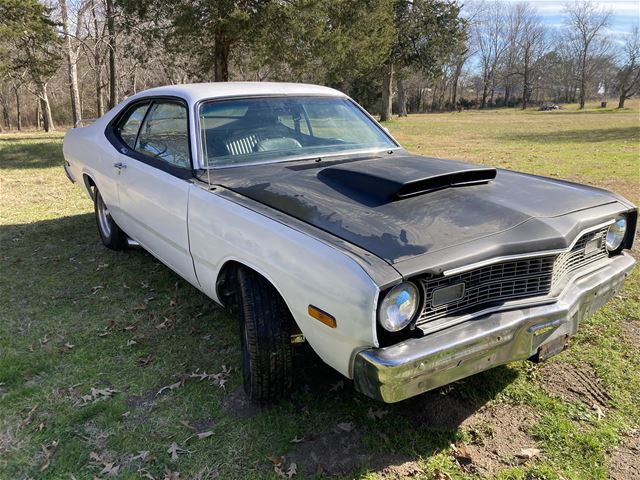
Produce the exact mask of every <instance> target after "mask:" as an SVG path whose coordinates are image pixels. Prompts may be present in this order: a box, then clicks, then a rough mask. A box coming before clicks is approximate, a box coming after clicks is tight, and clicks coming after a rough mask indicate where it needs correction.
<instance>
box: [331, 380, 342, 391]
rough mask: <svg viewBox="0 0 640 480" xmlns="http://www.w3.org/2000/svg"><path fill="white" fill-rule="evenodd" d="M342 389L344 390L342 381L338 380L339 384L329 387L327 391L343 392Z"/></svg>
mask: <svg viewBox="0 0 640 480" xmlns="http://www.w3.org/2000/svg"><path fill="white" fill-rule="evenodd" d="M343 389H344V381H343V380H340V381H339V382H336V383H334V384H333V385H331V387H330V388H329V391H330V392H337V391H338V390H343Z"/></svg>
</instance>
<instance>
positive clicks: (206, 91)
mask: <svg viewBox="0 0 640 480" xmlns="http://www.w3.org/2000/svg"><path fill="white" fill-rule="evenodd" d="M157 95H167V96H176V97H181V98H184V99H185V100H187V102H189V103H190V104H194V103H195V102H198V101H200V100H204V99H209V98H223V97H235V96H253V95H313V96H316V95H320V96H332V97H336V96H338V97H345V96H346V95H345V94H344V93H342V92H339V91H338V90H334V89H333V88H329V87H323V86H320V85H310V84H305V83H284V82H282V83H280V82H213V83H187V84H182V85H168V86H166V87H156V88H150V89H149V90H144V91H142V92H140V93H138V94H136V95H134V96H133V97H130V98H129V100H130V99H132V98H143V97H147V96H157Z"/></svg>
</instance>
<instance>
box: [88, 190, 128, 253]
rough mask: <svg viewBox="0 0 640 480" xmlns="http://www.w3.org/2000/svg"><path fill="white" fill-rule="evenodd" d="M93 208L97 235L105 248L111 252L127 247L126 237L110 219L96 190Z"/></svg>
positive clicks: (98, 191)
mask: <svg viewBox="0 0 640 480" xmlns="http://www.w3.org/2000/svg"><path fill="white" fill-rule="evenodd" d="M93 207H94V211H95V214H96V223H97V224H98V233H100V239H101V240H102V243H103V244H104V246H105V247H107V248H110V249H112V250H122V249H123V248H125V247H126V246H127V235H126V234H125V233H124V232H123V231H122V230H121V229H120V227H118V225H117V224H116V222H114V221H113V218H111V214H110V213H109V208H108V207H107V205H106V204H105V203H104V200H103V199H102V195H100V190H98V189H97V188H96V189H95V191H94V195H93Z"/></svg>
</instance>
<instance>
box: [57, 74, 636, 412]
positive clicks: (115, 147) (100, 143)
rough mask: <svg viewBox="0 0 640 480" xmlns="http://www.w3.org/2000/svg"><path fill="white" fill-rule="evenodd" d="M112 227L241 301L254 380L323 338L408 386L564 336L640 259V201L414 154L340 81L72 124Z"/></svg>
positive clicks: (211, 97)
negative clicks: (338, 85)
mask: <svg viewBox="0 0 640 480" xmlns="http://www.w3.org/2000/svg"><path fill="white" fill-rule="evenodd" d="M64 157H65V170H66V172H67V175H68V176H69V178H70V180H71V181H72V182H75V183H77V184H78V185H80V186H81V187H82V188H84V189H86V191H87V193H88V194H89V196H90V197H91V198H92V199H93V200H94V204H95V213H96V219H97V225H98V231H99V233H100V237H101V238H102V241H103V243H104V244H105V245H106V246H107V247H109V248H112V249H122V248H125V247H126V246H127V244H128V243H130V242H137V243H139V244H140V245H141V246H142V247H144V248H145V249H146V250H148V251H149V252H150V253H151V254H153V255H154V256H155V257H157V258H158V259H159V260H160V261H162V262H163V263H164V264H166V265H167V266H168V267H169V268H171V269H172V270H174V271H175V272H176V273H178V274H179V275H180V276H181V277H183V278H184V279H185V280H187V281H188V282H189V283H191V284H192V285H193V286H194V287H196V288H198V289H199V290H201V291H202V292H204V293H205V294H206V295H208V296H209V297H210V298H212V299H213V300H214V301H216V302H218V303H220V304H223V305H233V306H236V307H237V310H238V312H239V314H240V315H239V316H240V324H241V332H242V335H241V337H242V367H243V377H244V386H245V389H246V391H247V394H248V395H249V396H250V397H251V398H252V399H254V400H256V401H261V402H268V401H273V400H276V399H278V398H281V397H283V396H284V395H286V394H287V392H288V391H289V390H290V388H291V386H292V385H291V382H292V375H291V371H292V355H291V352H292V348H293V346H292V345H294V344H295V343H299V342H304V341H306V342H308V343H309V344H310V346H311V347H312V348H313V349H314V350H315V352H316V353H317V354H318V355H319V356H320V357H321V358H322V359H323V360H324V361H325V362H326V363H327V364H329V365H330V366H332V367H333V368H335V369H336V370H338V371H339V372H340V373H342V374H343V375H345V376H346V377H348V378H352V379H354V382H355V386H356V388H357V389H358V390H359V391H361V392H363V393H364V394H366V395H369V396H371V397H373V398H377V399H380V400H382V401H385V402H396V401H399V400H402V399H405V398H408V397H411V396H413V395H416V394H419V393H421V392H425V391H427V390H430V389H433V388H435V387H438V386H441V385H444V384H446V383H449V382H452V381H455V380H458V379H460V378H463V377H466V376H468V375H472V374H474V373H476V372H480V371H482V370H486V369H488V368H491V367H493V366H496V365H500V364H504V363H507V362H509V361H512V360H519V359H527V358H530V359H533V360H544V359H546V358H548V357H549V356H551V355H554V354H555V353H558V352H560V351H561V350H563V349H564V347H565V346H566V343H567V339H568V337H569V336H570V335H573V334H574V333H575V332H576V330H577V328H578V325H579V323H580V322H581V321H582V320H583V319H584V318H585V317H586V316H587V315H588V314H589V313H591V312H593V311H594V310H595V309H597V308H599V307H600V306H601V305H602V304H603V303H604V302H606V301H607V300H608V299H609V298H611V297H612V296H613V295H614V294H615V293H616V292H617V291H618V290H619V288H620V286H621V284H622V282H623V280H624V278H625V277H626V276H627V275H628V272H629V271H630V269H631V268H632V266H633V264H634V260H633V258H632V257H631V256H630V255H629V254H628V253H627V252H626V250H627V249H629V248H631V245H632V242H633V237H634V232H635V227H636V221H637V209H636V208H635V207H634V206H633V205H632V204H631V203H629V202H628V201H627V200H625V199H624V198H621V197H619V196H617V195H615V194H612V193H610V192H607V191H604V190H600V189H597V188H593V187H586V186H581V185H577V184H573V183H569V182H563V181H559V180H553V179H547V178H543V177H538V176H533V175H526V174H522V173H517V172H510V171H506V170H496V169H493V168H486V167H480V166H477V165H472V164H467V163H463V162H454V161H447V160H440V159H433V158H424V157H417V156H413V155H410V154H409V153H408V152H406V151H405V150H404V149H402V148H401V146H400V145H399V144H398V142H396V141H395V140H394V139H393V138H392V137H391V136H390V135H389V133H388V132H387V131H386V129H384V128H382V127H381V126H380V125H378V123H377V122H376V121H375V120H374V119H373V118H372V117H371V116H369V115H368V114H367V113H366V112H365V111H364V110H363V109H362V108H361V107H359V106H358V105H357V104H356V103H355V102H353V101H352V100H351V99H349V98H348V97H347V96H345V95H344V94H342V93H340V92H338V91H336V90H333V89H330V88H325V87H319V86H313V85H301V84H285V83H215V84H194V85H178V86H171V87H162V88H154V89H151V90H147V91H144V92H141V93H139V94H137V95H134V96H133V97H131V98H129V99H127V100H125V101H124V102H122V103H121V104H120V105H118V106H117V107H116V108H114V109H113V110H112V111H110V112H108V113H107V114H106V115H104V116H103V117H102V118H100V119H98V120H97V121H96V122H95V123H94V124H92V125H90V126H87V127H84V128H75V129H71V130H69V131H68V133H67V134H66V136H65V139H64Z"/></svg>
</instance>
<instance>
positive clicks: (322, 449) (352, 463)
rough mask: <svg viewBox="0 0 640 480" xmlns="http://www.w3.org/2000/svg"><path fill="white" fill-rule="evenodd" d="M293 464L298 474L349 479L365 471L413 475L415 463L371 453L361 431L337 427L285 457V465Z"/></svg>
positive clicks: (393, 475) (302, 443)
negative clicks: (356, 473)
mask: <svg viewBox="0 0 640 480" xmlns="http://www.w3.org/2000/svg"><path fill="white" fill-rule="evenodd" d="M291 463H296V465H297V467H298V473H299V474H302V475H308V476H313V475H317V476H338V475H344V476H348V475H350V474H352V473H354V472H357V471H359V470H362V469H365V468H366V469H367V470H370V471H378V472H379V473H380V474H381V475H382V478H389V479H392V478H396V477H399V478H403V477H406V476H410V475H409V473H408V472H409V471H410V470H411V465H410V464H412V463H414V462H407V459H406V458H402V457H400V456H399V455H384V454H382V455H381V454H375V453H370V452H368V451H367V448H366V446H365V445H364V442H363V437H362V435H361V434H360V433H359V432H356V431H353V430H352V431H346V430H344V428H341V427H340V426H336V427H335V428H334V429H333V430H331V431H328V432H323V433H320V434H317V435H313V436H310V437H307V438H305V439H304V440H303V441H302V442H300V443H298V444H297V445H296V448H295V450H294V451H293V452H292V453H290V454H289V455H286V457H285V464H286V465H291ZM414 467H415V468H414V471H416V472H417V470H419V467H418V466H417V464H415V463H414ZM403 471H406V472H407V473H402V472H403Z"/></svg>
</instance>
